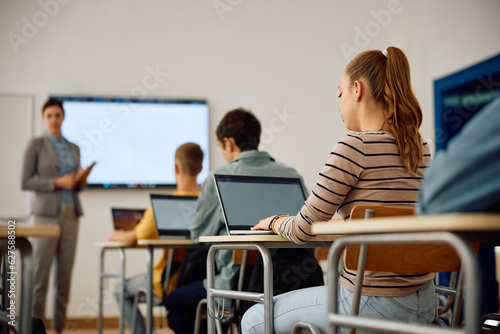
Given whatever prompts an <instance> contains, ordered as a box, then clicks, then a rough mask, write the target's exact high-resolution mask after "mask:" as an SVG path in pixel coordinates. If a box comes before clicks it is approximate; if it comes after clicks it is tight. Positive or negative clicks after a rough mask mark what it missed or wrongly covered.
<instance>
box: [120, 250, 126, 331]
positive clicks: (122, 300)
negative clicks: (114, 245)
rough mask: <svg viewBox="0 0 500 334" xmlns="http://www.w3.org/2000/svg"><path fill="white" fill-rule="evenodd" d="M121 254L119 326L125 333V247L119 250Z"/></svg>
mask: <svg viewBox="0 0 500 334" xmlns="http://www.w3.org/2000/svg"><path fill="white" fill-rule="evenodd" d="M119 254H120V261H121V263H122V271H121V273H120V284H121V289H122V293H121V298H120V322H119V327H120V334H123V327H124V326H123V322H124V317H125V250H124V249H123V248H120V251H119Z"/></svg>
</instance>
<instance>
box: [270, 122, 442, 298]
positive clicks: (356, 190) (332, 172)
mask: <svg viewBox="0 0 500 334" xmlns="http://www.w3.org/2000/svg"><path fill="white" fill-rule="evenodd" d="M423 155H424V156H423V159H422V163H421V166H420V167H419V168H418V170H417V171H416V172H412V171H409V170H407V169H406V168H405V167H404V165H403V162H402V159H401V157H400V154H399V148H398V146H397V144H396V140H395V138H394V136H393V135H392V134H391V133H387V132H381V131H367V132H354V133H351V134H349V135H347V136H346V137H345V138H343V139H342V140H341V141H340V142H338V143H337V145H335V146H334V148H333V150H332V152H330V154H329V155H328V157H327V158H326V162H325V165H324V167H323V170H322V171H321V172H320V173H319V175H318V178H317V180H316V184H315V185H314V186H313V188H312V190H311V194H310V196H309V197H308V199H307V200H306V202H305V203H304V206H303V207H302V209H301V210H300V212H299V213H298V215H297V216H295V217H288V218H285V219H283V220H282V221H281V222H280V223H279V224H278V225H277V226H276V230H277V231H278V233H279V234H280V235H282V236H283V237H285V238H288V239H289V240H291V241H293V242H295V243H297V244H303V243H305V242H307V241H308V240H309V239H310V238H312V237H313V236H314V235H313V234H312V233H311V224H312V223H313V222H317V221H327V220H330V219H331V218H332V217H333V215H334V214H335V213H336V212H338V214H339V215H340V216H341V217H342V218H343V219H344V220H347V219H349V217H350V212H351V209H352V208H353V207H354V206H356V205H361V204H365V205H377V204H378V205H392V206H408V207H413V206H415V205H416V202H417V198H418V191H419V188H420V183H421V181H422V175H423V173H424V170H425V168H426V166H427V165H428V164H429V163H430V160H431V155H430V150H429V147H428V145H427V143H425V142H424V143H423ZM355 274H356V273H355V272H346V271H344V273H343V275H342V277H341V284H342V285H344V286H346V287H347V288H348V289H350V290H351V291H352V290H353V289H354V286H353V283H354V278H355ZM433 277H434V274H424V275H416V276H414V275H397V274H394V273H376V272H369V271H366V272H365V282H364V285H365V286H366V287H365V288H363V294H364V295H371V296H404V295H409V294H411V293H412V292H414V291H416V290H418V289H419V288H420V287H421V286H422V285H423V284H424V283H426V282H428V281H429V280H431V279H432V278H433Z"/></svg>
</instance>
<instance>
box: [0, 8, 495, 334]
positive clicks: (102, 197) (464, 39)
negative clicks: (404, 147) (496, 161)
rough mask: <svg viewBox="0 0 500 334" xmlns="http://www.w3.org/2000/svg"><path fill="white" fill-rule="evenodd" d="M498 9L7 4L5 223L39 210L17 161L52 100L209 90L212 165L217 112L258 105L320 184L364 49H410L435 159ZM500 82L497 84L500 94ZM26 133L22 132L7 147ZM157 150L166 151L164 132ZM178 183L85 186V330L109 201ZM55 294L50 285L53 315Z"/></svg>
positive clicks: (81, 315)
mask: <svg viewBox="0 0 500 334" xmlns="http://www.w3.org/2000/svg"><path fill="white" fill-rule="evenodd" d="M499 13H500V2H499V1H496V0H479V1H467V0H458V1H453V0H442V1H432V0H422V1H411V0H359V1H340V0H335V1H330V0H317V1H300V0H289V1H286V0H272V1H263V0H256V1H246V0H184V1H173V0H166V1H158V0H146V1H143V2H138V1H132V0H123V1H118V0H107V1H95V0H94V1H78V0H38V1H13V0H3V1H0V35H1V36H2V38H1V39H0V73H2V75H0V98H1V97H18V98H24V101H27V102H26V106H24V107H23V108H24V109H23V110H21V111H20V112H19V113H17V112H16V113H11V114H9V115H6V114H3V113H2V114H0V123H3V124H4V125H0V129H2V131H9V133H11V134H12V137H11V135H4V136H0V138H1V139H2V141H4V143H3V144H0V148H1V149H2V152H0V153H2V156H3V157H4V158H3V159H2V161H1V163H0V172H1V174H4V175H3V178H0V180H2V182H6V183H5V187H4V186H2V187H3V188H4V189H3V190H2V191H1V192H0V194H1V196H2V199H1V201H6V202H5V203H8V204H6V205H3V206H0V208H1V209H2V210H3V211H2V212H0V221H1V222H2V223H4V222H6V221H7V220H10V219H14V218H15V219H16V220H17V222H23V221H27V220H28V218H29V202H30V200H31V197H30V195H29V193H28V192H23V191H22V190H21V189H20V180H21V175H20V170H19V166H21V161H22V158H23V152H24V150H25V147H26V138H32V137H37V136H40V135H42V134H43V133H44V125H43V123H42V120H41V117H40V116H41V109H42V106H43V104H44V102H45V101H46V100H47V98H48V97H49V96H91V97H94V96H103V97H134V98H146V99H147V98H163V99H179V100H204V101H206V102H207V105H208V110H209V112H208V119H207V125H208V128H207V129H206V130H207V136H208V140H207V144H208V146H207V148H206V151H207V152H205V154H206V159H207V163H206V165H204V170H203V173H208V171H210V170H212V169H214V168H217V167H220V166H222V165H224V164H225V163H226V162H225V160H224V157H223V156H222V154H221V153H220V150H219V148H218V146H217V141H216V139H217V138H216V136H215V130H216V127H217V124H218V123H219V121H220V120H221V119H222V117H223V116H224V115H225V114H226V112H228V111H229V110H232V109H234V108H237V107H243V108H247V109H249V110H251V111H252V112H253V113H254V114H255V115H256V117H257V118H258V119H259V120H260V122H261V125H262V135H261V143H260V146H259V149H260V150H263V151H267V152H268V153H269V154H271V155H272V156H273V157H274V158H275V159H276V160H277V161H280V162H283V163H285V164H287V165H289V166H292V167H293V168H295V169H296V170H297V171H298V172H299V173H300V175H302V177H303V181H304V184H305V186H306V188H308V189H309V190H310V189H311V187H312V186H313V185H314V183H315V181H316V178H317V176H318V171H320V170H321V168H322V166H323V164H324V161H325V157H326V156H327V155H328V154H329V153H330V151H331V149H332V147H333V146H334V144H335V143H337V142H338V141H339V140H340V139H342V138H343V137H344V136H346V135H347V133H349V131H348V130H347V129H346V128H345V126H344V123H343V122H342V119H341V117H340V112H339V101H340V99H339V98H338V95H339V93H338V88H337V87H338V86H339V84H340V79H341V77H342V74H343V71H344V69H345V67H346V65H347V64H348V63H349V61H350V60H351V59H352V58H353V57H354V56H355V55H356V54H358V53H360V52H362V51H364V50H371V49H377V50H383V49H385V48H387V47H389V46H396V47H398V48H400V49H401V50H403V51H404V52H405V54H406V56H407V57H408V60H409V63H410V68H411V71H412V72H411V82H412V87H413V91H414V93H415V95H416V97H417V99H418V101H419V103H420V106H421V108H422V112H423V121H422V125H421V127H420V134H421V135H422V138H424V139H425V140H426V141H427V143H428V144H429V148H430V151H431V153H432V155H434V153H435V149H436V146H438V145H437V144H436V141H438V140H439V138H437V137H436V128H435V100H434V94H435V87H434V82H435V80H437V79H440V78H442V77H445V76H448V75H450V74H453V73H455V72H457V71H460V70H463V69H465V68H468V67H470V66H473V65H475V64H477V63H480V62H482V61H484V60H486V59H489V58H492V57H495V56H497V55H499V54H500V39H499V38H498V35H499V32H500V21H499V20H498V14H499ZM498 85H499V84H498V83H495V82H492V83H491V87H494V89H495V90H498ZM117 119H118V118H117ZM8 124H13V125H15V126H16V127H17V126H21V127H22V128H20V129H19V130H18V131H19V132H18V131H17V128H13V127H12V126H9V125H8ZM159 126H160V128H161V124H159ZM119 127H120V123H119V122H118V121H110V122H106V121H105V122H102V123H100V125H99V127H98V128H97V129H94V130H95V131H97V132H94V133H90V132H89V133H88V136H87V137H86V138H87V139H86V141H85V142H82V143H81V145H80V149H81V150H87V151H93V150H94V149H95V147H98V146H99V145H100V142H99V141H100V140H105V137H106V134H107V133H110V132H112V131H115V130H116V129H118V128H119ZM160 131H161V130H160ZM16 132H18V134H17V135H18V136H20V138H21V139H20V140H17V139H16V140H14V141H13V142H9V143H8V145H7V144H6V143H7V142H5V140H8V139H9V138H14V137H13V136H14V134H15V133H16ZM19 133H20V134H19ZM16 138H17V137H16ZM150 148H151V151H152V152H155V151H158V152H163V150H164V148H162V143H161V142H157V143H151V147H150ZM4 149H5V152H4V151H3V150H4ZM115 151H116V152H118V153H119V151H120V148H119V147H116V148H115ZM172 154H173V150H172ZM132 158H133V157H132ZM83 167H86V166H83ZM98 167H99V162H97V164H96V167H95V170H96V171H97V168H98ZM172 168H173V166H169V167H168V168H167V167H165V171H166V173H171V171H172ZM16 173H17V174H16ZM5 174H8V175H5ZM202 175H206V174H202ZM201 181H203V180H201ZM7 182H8V183H7ZM7 185H8V186H7ZM173 191H174V187H173V186H171V187H164V188H158V189H154V188H153V189H148V188H147V187H145V188H140V189H137V188H134V189H130V188H109V189H104V188H102V187H101V188H88V189H85V190H83V191H82V192H81V193H80V195H79V196H80V201H81V205H82V208H83V211H84V215H83V216H82V217H81V218H80V223H79V225H80V226H79V235H78V243H77V250H76V258H75V266H74V269H73V278H72V282H71V292H70V296H71V297H70V300H69V304H68V310H67V316H68V323H71V326H73V327H72V329H73V330H75V331H77V330H78V329H81V328H86V329H88V328H96V327H95V326H96V324H97V317H98V283H99V277H98V273H99V258H100V251H101V250H100V248H99V247H96V246H95V243H98V242H103V241H106V240H107V238H108V236H109V235H110V234H111V233H112V223H111V219H112V218H111V208H113V207H129V208H147V207H148V206H149V205H150V197H149V195H150V194H151V193H159V194H171V193H172V192H173ZM9 194H15V196H13V197H12V198H10V199H9V198H8V197H9ZM4 197H5V200H4ZM8 201H14V202H8ZM11 207H16V208H20V209H19V210H18V209H16V210H15V211H9V210H8V208H11ZM159 252H160V251H159V250H158V251H155V259H158V256H159V254H160V253H159ZM110 256H111V258H110V259H111V260H109V261H108V263H109V265H110V270H116V271H118V270H119V264H118V262H119V261H118V256H117V254H111V255H110ZM126 266H127V275H133V274H138V273H142V272H144V271H145V268H146V255H145V252H144V250H129V251H127V260H126ZM113 285H114V283H110V285H109V286H107V288H106V289H105V290H106V291H105V294H104V304H105V317H109V318H110V319H112V320H116V319H117V318H118V316H119V310H118V307H117V304H116V302H115V300H114V298H113V295H112V291H113ZM52 294H53V290H52V288H50V289H49V292H48V296H49V297H48V298H47V300H48V304H47V314H46V316H47V318H49V319H50V318H52V316H53V315H52V311H51V310H52V307H51V305H52V300H51V298H50V296H51V295H52ZM141 307H142V306H141ZM143 314H145V313H144V312H143ZM93 326H94V327H93ZM68 332H70V330H68Z"/></svg>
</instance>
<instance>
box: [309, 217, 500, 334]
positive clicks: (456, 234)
mask: <svg viewBox="0 0 500 334" xmlns="http://www.w3.org/2000/svg"><path fill="white" fill-rule="evenodd" d="M312 232H313V233H315V234H337V235H338V234H341V235H345V236H344V237H342V238H339V239H338V240H337V242H336V243H335V244H334V246H333V247H332V249H331V250H330V254H329V270H328V271H329V275H328V276H329V277H328V284H329V288H328V291H329V296H330V297H332V296H334V297H333V298H330V300H332V299H333V300H336V290H337V289H336V286H337V284H338V283H336V282H337V281H338V273H337V272H336V268H335V266H333V265H331V262H332V260H335V261H338V259H339V258H340V253H341V252H342V250H343V247H344V246H345V244H346V243H398V242H399V243H401V242H424V243H425V242H443V243H447V244H449V245H450V246H453V247H454V248H455V249H456V251H457V253H458V254H459V256H460V258H461V261H462V266H463V268H464V273H465V280H466V285H467V286H466V293H467V303H466V305H465V315H466V321H465V326H466V327H465V332H466V333H478V332H479V326H478V324H479V314H478V313H479V312H478V286H477V285H478V284H477V279H478V268H477V263H476V258H475V255H474V253H473V252H472V250H471V247H470V243H471V242H473V241H479V242H481V243H482V244H487V245H499V244H500V215H498V214H445V215H428V216H408V217H389V218H372V219H370V221H368V222H367V221H365V220H361V219H360V220H352V221H350V222H345V223H344V222H341V223H331V222H323V223H315V224H313V226H312ZM331 272H333V275H330V274H331ZM332 304H333V305H332ZM328 308H329V315H328V317H329V319H334V318H335V319H336V320H338V319H339V318H338V317H336V316H335V315H334V314H331V313H336V305H335V303H330V304H329V306H328ZM332 308H334V309H332ZM334 311H335V312H334ZM356 321H357V322H358V323H360V320H356ZM353 322H354V321H353ZM375 322H377V321H375ZM378 322H379V325H381V326H384V324H383V321H378ZM414 327H415V331H414V332H411V333H416V332H422V333H423V332H426V328H427V329H428V327H423V326H414ZM401 330H402V329H400V331H401ZM437 331H438V330H436V332H437ZM443 332H445V331H443ZM448 332H451V330H448Z"/></svg>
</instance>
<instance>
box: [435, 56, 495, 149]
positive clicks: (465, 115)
mask: <svg viewBox="0 0 500 334" xmlns="http://www.w3.org/2000/svg"><path fill="white" fill-rule="evenodd" d="M499 95H500V54H498V55H496V56H494V57H491V58H489V59H486V60H484V61H482V62H480V63H477V64H474V65H472V66H470V67H467V68H465V69H463V70H460V71H458V72H455V73H453V74H450V75H448V76H446V77H443V78H440V79H438V80H435V81H434V111H435V131H436V133H435V135H436V151H437V150H441V149H445V148H446V146H447V144H448V142H449V140H450V139H451V138H453V136H455V135H456V134H457V133H458V132H459V131H460V129H462V127H463V125H464V124H465V123H466V122H467V121H468V120H469V119H471V118H472V117H473V116H474V115H475V114H476V113H477V112H478V111H479V110H481V109H482V108H483V107H484V106H485V105H486V104H488V103H489V102H490V101H492V100H493V99H494V98H495V97H497V96H499Z"/></svg>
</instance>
